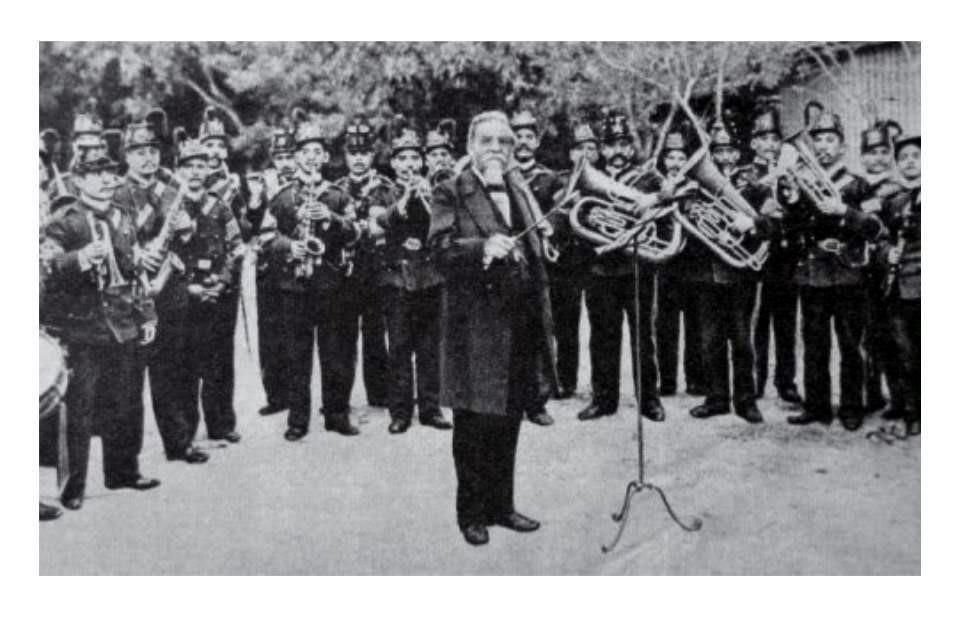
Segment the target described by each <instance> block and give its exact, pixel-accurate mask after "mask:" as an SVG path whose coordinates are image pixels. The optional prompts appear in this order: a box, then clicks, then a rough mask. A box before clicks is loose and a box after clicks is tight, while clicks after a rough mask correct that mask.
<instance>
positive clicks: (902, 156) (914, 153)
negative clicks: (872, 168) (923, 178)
mask: <svg viewBox="0 0 960 640" xmlns="http://www.w3.org/2000/svg"><path fill="white" fill-rule="evenodd" d="M897 168H898V169H900V173H901V174H902V175H903V177H904V178H906V179H907V180H916V179H918V178H919V177H920V147H918V146H916V145H914V144H908V145H907V146H905V147H903V148H902V149H900V153H898V154H897Z"/></svg>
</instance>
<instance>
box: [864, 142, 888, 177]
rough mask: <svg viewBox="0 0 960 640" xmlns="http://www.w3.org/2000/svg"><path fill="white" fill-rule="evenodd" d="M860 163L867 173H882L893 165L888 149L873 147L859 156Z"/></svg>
mask: <svg viewBox="0 0 960 640" xmlns="http://www.w3.org/2000/svg"><path fill="white" fill-rule="evenodd" d="M860 162H861V163H862V164H863V168H864V170H865V171H866V172H867V173H883V172H884V171H886V170H888V169H889V168H890V166H891V165H892V164H893V158H892V157H891V155H890V148H889V147H873V148H872V149H868V150H867V151H865V152H864V153H862V154H861V155H860Z"/></svg>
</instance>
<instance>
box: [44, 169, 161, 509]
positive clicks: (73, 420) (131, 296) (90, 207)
mask: <svg viewBox="0 0 960 640" xmlns="http://www.w3.org/2000/svg"><path fill="white" fill-rule="evenodd" d="M90 155H91V156H92V157H89V158H88V157H86V156H85V155H84V154H83V152H81V154H80V155H79V156H77V157H76V158H75V162H74V167H73V177H74V181H75V184H76V186H77V188H78V190H79V194H80V195H79V200H78V201H76V202H74V203H72V204H70V205H67V206H65V207H64V208H63V209H61V210H60V212H59V213H58V214H56V215H55V216H54V218H53V219H52V220H51V222H50V224H48V225H47V229H46V237H45V240H44V245H45V247H44V248H43V250H42V251H41V255H45V256H46V257H47V262H48V267H47V269H49V276H48V279H47V287H46V289H47V291H46V295H45V297H44V302H45V304H44V306H43V308H41V310H40V311H41V321H42V322H44V324H46V325H48V326H50V327H52V328H53V329H54V330H55V332H56V334H57V335H58V336H59V337H60V338H61V339H62V340H63V342H64V343H65V344H66V347H67V349H68V353H69V356H68V357H69V366H70V369H71V370H72V376H71V381H70V386H69V387H68V389H67V398H66V402H67V408H68V411H69V415H70V423H69V425H68V434H67V447H68V452H69V477H68V479H67V481H66V484H65V486H64V488H63V492H62V494H61V498H60V499H61V501H62V503H63V505H64V506H65V507H66V508H68V509H79V508H80V507H81V506H82V505H83V497H84V493H85V489H86V480H87V463H88V461H89V454H90V437H91V435H92V434H93V433H94V432H96V433H99V434H100V437H101V440H102V443H103V471H104V484H105V485H106V487H107V488H108V489H122V488H131V489H137V490H146V489H152V488H154V487H156V486H158V485H159V484H160V482H159V481H158V480H155V479H151V478H145V477H143V476H141V475H140V470H139V464H138V456H139V454H140V449H141V446H142V440H143V397H142V390H143V386H142V378H139V380H140V384H139V385H137V384H136V380H137V379H138V376H137V371H138V370H139V368H140V365H139V362H138V357H137V345H138V342H139V344H141V345H146V344H149V343H150V342H152V341H153V339H154V337H155V335H156V314H155V313H154V310H153V307H152V305H151V304H150V301H149V300H148V299H147V298H146V296H145V292H144V290H143V288H142V287H141V286H140V279H139V278H140V273H141V272H140V268H139V266H138V265H137V263H136V260H135V257H134V251H133V247H134V245H135V244H136V229H135V226H134V221H133V217H132V215H131V214H130V213H129V212H127V211H124V210H122V209H120V208H119V207H117V206H116V205H115V204H113V202H112V198H113V192H114V190H115V189H116V186H117V183H118V180H117V176H116V171H117V164H116V163H115V162H114V161H112V160H110V159H109V158H106V157H105V156H104V155H102V153H100V152H99V151H97V150H94V151H93V152H92V153H91V154H90Z"/></svg>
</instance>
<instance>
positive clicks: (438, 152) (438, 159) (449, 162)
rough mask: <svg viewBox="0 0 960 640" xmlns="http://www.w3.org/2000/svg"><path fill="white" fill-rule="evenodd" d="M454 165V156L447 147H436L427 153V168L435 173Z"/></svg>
mask: <svg viewBox="0 0 960 640" xmlns="http://www.w3.org/2000/svg"><path fill="white" fill-rule="evenodd" d="M452 167H453V156H452V155H451V154H450V150H449V149H447V148H446V147H436V148H434V149H430V151H429V152H428V153H427V170H428V171H429V172H430V173H431V174H433V173H436V172H437V171H439V170H440V169H450V168H452Z"/></svg>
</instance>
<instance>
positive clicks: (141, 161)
mask: <svg viewBox="0 0 960 640" xmlns="http://www.w3.org/2000/svg"><path fill="white" fill-rule="evenodd" d="M125 155H126V159H127V166H128V167H130V171H132V172H133V173H136V174H137V175H140V176H144V177H149V176H152V175H153V174H154V173H156V172H157V169H158V168H159V167H160V150H159V149H157V148H156V147H153V146H143V147H136V148H134V149H131V150H130V151H127V153H126V154H125Z"/></svg>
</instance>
